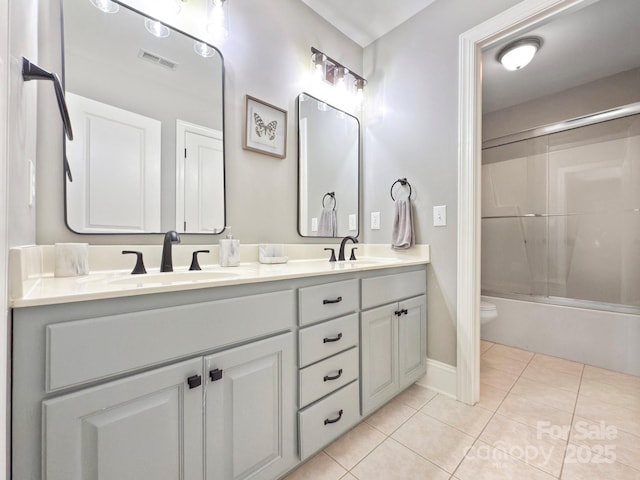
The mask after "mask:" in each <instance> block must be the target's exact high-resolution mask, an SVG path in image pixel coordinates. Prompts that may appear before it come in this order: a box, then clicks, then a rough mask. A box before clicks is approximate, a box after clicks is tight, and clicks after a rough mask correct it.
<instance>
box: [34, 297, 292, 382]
mask: <svg viewBox="0 0 640 480" xmlns="http://www.w3.org/2000/svg"><path fill="white" fill-rule="evenodd" d="M294 298H295V297H294V292H293V291H292V290H286V291H282V292H275V293H267V294H262V295H251V296H246V297H239V298H231V299H228V300H219V301H214V302H204V303H197V304H193V305H185V306H179V307H170V308H161V309H156V310H145V311H142V312H135V313H130V314H122V315H110V316H105V317H96V318H89V319H85V320H76V321H71V322H64V323H56V324H53V325H48V326H47V327H46V335H47V338H46V359H45V362H46V386H45V388H46V390H47V391H55V390H57V389H60V388H64V387H68V386H72V385H78V384H82V383H85V382H89V381H94V380H98V379H101V378H104V377H109V376H111V375H115V374H118V373H124V372H130V371H133V370H135V369H138V368H141V367H145V366H149V365H154V364H158V363H161V362H166V361H167V360H170V359H178V358H181V357H184V356H187V355H193V354H194V353H200V352H206V351H207V350H215V349H220V348H222V347H225V346H231V345H233V344H234V343H238V342H241V341H246V340H249V339H252V338H258V337H260V336H264V335H267V334H270V333H275V332H278V331H284V330H287V329H290V328H292V327H293V326H294V324H295V319H294V316H295V305H294V304H295V302H294Z"/></svg>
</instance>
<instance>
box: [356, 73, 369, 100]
mask: <svg viewBox="0 0 640 480" xmlns="http://www.w3.org/2000/svg"><path fill="white" fill-rule="evenodd" d="M366 84H367V81H366V80H365V79H364V78H358V79H356V82H355V85H356V104H357V105H359V106H360V105H362V102H363V101H364V87H365V85H366Z"/></svg>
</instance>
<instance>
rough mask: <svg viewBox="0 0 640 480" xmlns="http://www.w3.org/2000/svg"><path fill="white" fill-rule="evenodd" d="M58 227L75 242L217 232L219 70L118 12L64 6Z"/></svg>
mask: <svg viewBox="0 0 640 480" xmlns="http://www.w3.org/2000/svg"><path fill="white" fill-rule="evenodd" d="M62 3H63V12H64V21H63V27H64V29H63V38H64V41H63V49H64V50H63V58H64V80H65V88H66V94H65V95H66V98H67V102H68V104H69V110H70V115H71V122H72V125H73V129H74V132H75V133H76V138H75V140H74V141H72V142H67V143H66V154H67V157H68V159H69V162H70V166H71V171H72V174H73V181H72V182H70V181H69V180H66V183H65V196H66V221H67V225H68V226H69V228H70V229H71V230H73V231H75V232H77V233H158V232H165V231H168V230H177V231H179V232H187V233H219V232H221V231H222V230H223V229H224V225H225V203H224V199H225V193H224V147H223V145H224V131H223V93H224V65H223V59H222V56H221V55H220V52H219V51H218V50H216V49H215V48H214V47H211V46H209V45H207V44H204V43H202V42H200V41H197V39H195V38H193V37H191V36H189V35H186V34H184V33H182V32H179V31H177V30H173V29H169V36H168V37H166V38H158V37H155V36H153V35H152V34H151V33H149V31H147V30H146V29H145V16H143V15H142V14H140V13H138V12H136V11H134V10H131V9H130V8H128V7H126V6H125V5H124V4H121V3H119V2H117V3H119V4H120V8H119V9H118V11H117V12H116V13H105V12H103V11H101V10H99V9H98V8H95V7H94V6H93V5H92V4H91V2H89V1H78V0H63V1H62Z"/></svg>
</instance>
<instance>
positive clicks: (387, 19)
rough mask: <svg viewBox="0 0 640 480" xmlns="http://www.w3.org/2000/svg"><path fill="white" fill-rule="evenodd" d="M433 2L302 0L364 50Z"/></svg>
mask: <svg viewBox="0 0 640 480" xmlns="http://www.w3.org/2000/svg"><path fill="white" fill-rule="evenodd" d="M434 1H435V0H400V1H399V0H396V1H394V2H390V1H389V0H302V2H304V3H306V4H307V5H308V6H309V7H311V9H313V10H314V11H315V12H316V13H317V14H318V15H320V16H321V17H324V19H325V20H327V21H328V22H329V23H331V24H332V25H333V26H334V27H336V28H337V29H338V30H340V31H341V32H342V33H344V34H345V35H346V36H347V37H349V38H351V39H352V40H353V41H354V42H356V43H358V44H359V45H360V46H361V47H366V46H367V45H369V44H370V43H371V42H373V41H374V40H377V39H378V38H380V37H381V36H383V35H384V34H385V33H388V32H390V31H391V30H393V29H394V28H396V27H397V26H398V25H400V24H401V23H404V22H405V21H406V20H408V19H409V18H411V17H413V16H414V15H415V14H416V13H418V12H419V11H420V10H422V9H423V8H425V7H427V6H428V5H430V4H432V3H433V2H434Z"/></svg>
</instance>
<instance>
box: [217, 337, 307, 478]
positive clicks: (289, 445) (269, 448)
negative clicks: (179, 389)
mask: <svg viewBox="0 0 640 480" xmlns="http://www.w3.org/2000/svg"><path fill="white" fill-rule="evenodd" d="M293 351H294V341H293V334H292V333H287V334H284V335H279V336H277V337H273V338H270V339H267V340H262V341H259V342H254V343H251V344H249V345H245V346H242V347H238V348H234V349H232V350H228V351H226V352H222V353H219V354H215V355H211V356H209V357H206V358H205V373H206V375H207V386H206V391H205V395H206V406H205V415H206V421H205V445H206V447H205V457H206V459H205V462H206V465H205V469H206V472H205V478H206V479H208V480H236V479H244V478H251V479H252V480H258V479H264V480H272V479H274V478H278V476H279V475H281V474H282V473H284V472H285V471H286V470H288V469H290V468H291V467H292V466H293V465H294V464H295V458H294V455H295V430H294V428H295V426H294V425H295V422H294V421H295V414H296V405H295V390H294V384H295V373H296V368H295V367H296V365H295V359H294V356H293Z"/></svg>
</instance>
